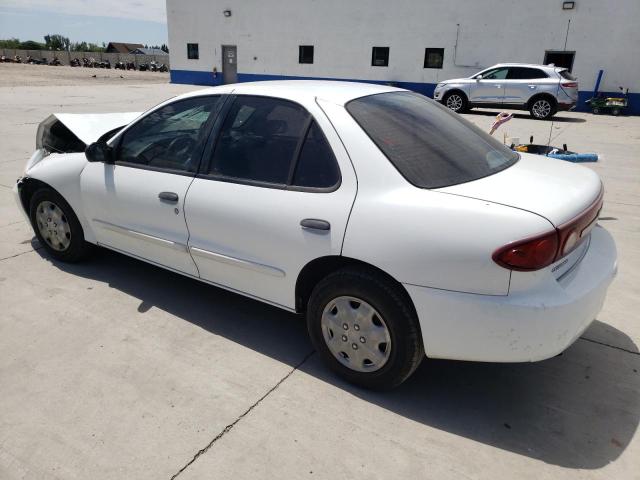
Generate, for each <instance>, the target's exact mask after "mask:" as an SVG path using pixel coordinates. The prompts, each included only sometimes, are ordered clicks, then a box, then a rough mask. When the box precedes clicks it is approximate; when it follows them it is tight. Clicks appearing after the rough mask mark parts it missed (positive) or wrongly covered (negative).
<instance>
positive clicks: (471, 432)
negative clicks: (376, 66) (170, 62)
mask: <svg viewBox="0 0 640 480" xmlns="http://www.w3.org/2000/svg"><path fill="white" fill-rule="evenodd" d="M1 84H2V82H1V80H0V85H1ZM193 88H197V87H188V86H184V85H181V86H177V85H168V84H151V85H144V86H142V85H98V86H93V85H80V86H76V87H68V86H65V87H63V86H60V87H56V86H49V87H36V86H34V87H2V86H0V142H1V143H0V392H1V395H0V478H2V479H22V478H26V479H31V478H33V479H36V478H37V479H50V478H51V479H54V478H60V479H87V478H91V479H102V478H135V479H143V478H149V479H158V478H166V479H169V478H172V477H176V476H177V478H181V479H182V478H185V479H187V478H189V479H202V478H236V479H243V478H301V477H308V478H333V479H335V478H364V477H366V478H421V479H422V478H433V479H449V478H451V479H460V478H473V479H484V478H514V477H517V478H525V479H544V478H549V479H551V478H554V479H555V478H589V479H600V478H602V479H604V478H607V479H609V478H616V479H638V478H640V440H639V438H638V435H637V433H636V431H637V427H638V422H639V419H640V373H638V371H639V370H640V355H639V354H638V348H637V345H638V343H639V342H640V326H639V322H638V320H639V317H640V314H639V313H638V312H640V278H639V276H640V273H639V272H640V167H639V166H638V163H637V159H638V154H637V152H638V151H639V149H640V118H637V117H636V118H632V117H629V118H619V119H614V118H613V117H604V116H600V117H594V116H592V115H588V114H578V113H564V114H560V117H559V119H558V121H557V122H554V124H553V125H551V124H550V122H538V121H533V120H529V119H528V118H527V117H526V116H525V115H520V114H518V116H517V117H516V118H515V119H514V120H512V121H511V122H509V123H508V124H506V125H505V126H503V127H502V129H505V130H506V131H507V132H508V134H509V136H519V137H520V138H521V139H526V138H528V136H529V135H534V137H535V139H536V141H539V142H540V143H546V141H547V138H548V137H549V132H551V136H552V138H554V140H553V142H552V143H555V144H561V143H563V142H566V143H568V145H569V148H573V149H575V150H578V151H582V152H588V151H595V152H597V153H599V154H601V155H603V159H602V161H601V162H599V163H597V164H590V165H589V168H594V169H595V170H596V171H598V173H599V174H600V175H601V176H602V178H603V181H604V183H605V188H606V196H605V209H604V211H603V213H602V216H603V217H604V219H603V221H602V223H603V224H604V225H605V226H606V227H607V228H608V229H609V230H610V231H611V232H612V233H613V235H614V237H615V239H616V241H617V244H618V249H619V257H620V269H619V275H618V278H617V279H616V281H615V282H614V284H613V285H612V287H611V289H610V293H609V296H608V299H607V302H606V304H605V307H604V310H603V312H602V313H601V315H600V316H599V317H598V319H597V321H596V322H594V324H593V325H592V326H591V327H590V328H589V330H588V331H587V332H585V334H584V335H583V337H582V338H581V339H579V340H578V341H577V342H576V343H575V344H574V345H573V346H572V347H571V348H569V349H568V350H567V352H565V353H564V354H563V355H562V356H560V357H556V358H553V359H550V360H547V361H544V362H540V363H535V364H520V365H491V364H477V363H463V362H447V361H427V362H424V363H423V364H422V366H421V367H420V369H419V370H418V371H417V372H416V374H415V375H414V376H413V377H412V378H411V379H410V380H409V381H408V382H407V383H406V384H404V385H403V386H401V387H400V388H399V389H397V390H395V391H392V392H387V393H372V392H368V391H364V390H361V389H357V388H355V387H352V386H350V385H348V384H346V383H344V382H342V381H341V380H339V379H337V378H336V377H335V376H333V375H332V374H330V373H329V372H328V371H327V370H326V369H325V368H324V367H323V366H322V365H321V364H320V362H319V359H318V358H317V356H316V355H315V354H314V353H313V350H312V348H311V346H310V343H309V341H308V340H307V337H306V331H305V326H304V322H303V321H302V319H301V318H298V317H297V316H295V315H292V314H288V313H286V312H283V311H281V310H278V309H275V308H273V307H270V306H266V305H263V304H261V303H257V302H254V301H252V300H248V299H246V298H244V297H240V296H238V295H234V294H232V293H229V292H226V291H223V290H220V289H216V288H213V287H210V286H207V285H204V284H200V283H198V282H195V281H193V280H190V279H187V278H185V277H182V276H179V275H176V274H173V273H170V272H167V271H164V270H161V269H159V268H156V267H153V266H150V265H147V264H144V263H141V262H138V261H136V260H132V259H130V258H127V257H124V256H121V255H118V254H115V253H112V252H108V251H100V252H98V253H97V255H96V256H95V257H94V258H93V259H92V260H91V261H89V262H86V263H82V264H77V265H67V264H62V263H59V262H54V261H52V260H51V258H49V257H48V256H47V255H46V253H45V252H44V250H42V249H40V247H39V245H38V244H37V241H35V240H34V237H33V233H32V231H31V230H30V227H29V226H28V225H27V224H26V223H25V222H24V219H23V217H22V216H21V215H20V214H19V212H18V211H17V208H16V207H15V206H14V205H13V200H12V198H11V194H10V190H9V188H10V187H11V186H12V185H13V182H15V179H16V178H17V177H18V176H19V175H20V173H21V171H22V167H23V165H24V163H25V161H26V159H27V158H28V157H29V155H30V154H31V152H32V150H33V148H34V139H35V131H36V128H37V124H38V122H39V121H40V120H42V119H43V118H44V117H45V116H46V115H48V114H49V113H51V112H54V111H64V112H114V111H131V110H133V111H138V110H144V109H146V108H149V107H151V106H153V105H155V104H157V103H159V102H160V101H161V100H164V99H165V98H167V97H170V96H172V95H175V94H177V93H180V92H184V91H187V90H190V89H193ZM495 113H497V112H494V111H492V112H483V111H480V112H477V113H474V114H470V115H467V118H469V119H470V120H471V121H473V122H474V123H477V124H478V125H480V126H481V127H482V128H485V129H488V126H489V125H490V124H491V122H492V121H493V117H494V115H495ZM502 129H501V130H499V131H498V133H497V135H502Z"/></svg>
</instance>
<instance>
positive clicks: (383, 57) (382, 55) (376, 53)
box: [371, 47, 389, 67]
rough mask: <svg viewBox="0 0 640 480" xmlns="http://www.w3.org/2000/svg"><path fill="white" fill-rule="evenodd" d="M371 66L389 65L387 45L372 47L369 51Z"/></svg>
mask: <svg viewBox="0 0 640 480" xmlns="http://www.w3.org/2000/svg"><path fill="white" fill-rule="evenodd" d="M371 66H372V67H388V66H389V47H373V50H372V51H371Z"/></svg>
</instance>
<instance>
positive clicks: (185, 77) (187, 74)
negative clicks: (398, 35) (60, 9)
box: [171, 70, 640, 115]
mask: <svg viewBox="0 0 640 480" xmlns="http://www.w3.org/2000/svg"><path fill="white" fill-rule="evenodd" d="M265 80H340V81H343V82H364V83H374V84H377V85H393V86H394V87H400V88H406V89H407V90H412V91H414V92H418V93H421V94H422V95H426V96H427V97H430V98H433V91H434V89H435V88H436V84H435V83H420V82H388V81H381V80H361V79H355V78H333V77H296V76H292V75H268V74H261V73H238V82H259V81H265ZM171 83H185V84H190V85H208V86H215V85H222V74H221V73H218V74H217V75H216V77H215V78H214V76H213V73H211V72H199V71H196V70H171ZM602 95H603V96H605V97H619V96H620V92H602ZM592 96H593V92H587V91H580V92H578V104H577V105H576V111H578V112H588V111H590V110H591V109H590V108H589V105H588V104H587V103H585V102H586V100H588V99H589V98H591V97H592ZM626 113H627V114H629V115H640V93H630V94H629V106H628V107H627V110H626Z"/></svg>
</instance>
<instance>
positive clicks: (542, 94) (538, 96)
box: [527, 93, 558, 108]
mask: <svg viewBox="0 0 640 480" xmlns="http://www.w3.org/2000/svg"><path fill="white" fill-rule="evenodd" d="M539 98H546V99H547V100H550V101H551V106H553V107H555V106H556V105H557V104H558V101H557V100H556V99H555V98H554V96H553V95H551V94H550V93H538V94H536V95H534V96H533V97H531V98H530V99H529V102H528V103H527V108H531V105H533V102H535V101H536V100H538V99H539Z"/></svg>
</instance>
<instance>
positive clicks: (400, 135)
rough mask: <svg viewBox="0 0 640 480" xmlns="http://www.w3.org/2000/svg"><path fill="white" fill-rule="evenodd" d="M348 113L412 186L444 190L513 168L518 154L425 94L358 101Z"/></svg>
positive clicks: (393, 94)
mask: <svg viewBox="0 0 640 480" xmlns="http://www.w3.org/2000/svg"><path fill="white" fill-rule="evenodd" d="M346 108H347V110H348V112H349V113H350V114H351V115H352V116H353V118H354V119H355V120H356V122H357V123H358V124H359V125H360V127H362V129H363V130H364V131H365V132H366V133H367V135H369V137H370V138H371V140H373V142H374V143H375V144H376V145H377V146H378V148H379V149H380V150H381V151H382V153H384V155H386V157H387V158H388V159H389V161H390V162H391V163H392V164H393V165H394V166H395V167H396V169H397V170H398V171H399V172H400V173H401V174H402V175H403V176H404V177H405V178H406V179H407V181H409V182H410V183H412V184H413V185H415V186H417V187H421V188H440V187H447V186H450V185H457V184H459V183H464V182H470V181H472V180H476V179H479V178H483V177H486V176H489V175H492V174H494V173H496V172H499V171H501V170H504V169H505V168H508V167H510V166H511V165H513V164H514V163H515V162H517V161H518V159H519V155H518V154H517V153H516V152H514V151H512V150H510V149H509V148H507V147H505V146H504V145H503V144H502V143H500V142H499V141H497V140H496V139H494V138H493V137H491V136H490V135H488V134H487V133H485V132H483V131H482V130H480V129H478V128H477V127H476V126H475V125H473V124H471V123H470V122H468V121H467V120H465V119H464V118H462V117H461V116H460V115H458V114H456V113H453V112H452V111H451V110H449V109H448V108H446V107H443V106H442V105H440V104H438V103H436V102H434V101H433V100H430V99H428V98H426V97H424V96H422V95H418V94H415V93H412V92H389V93H382V94H377V95H370V96H367V97H362V98H357V99H355V100H352V101H351V102H349V103H348V104H347V107H346Z"/></svg>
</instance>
